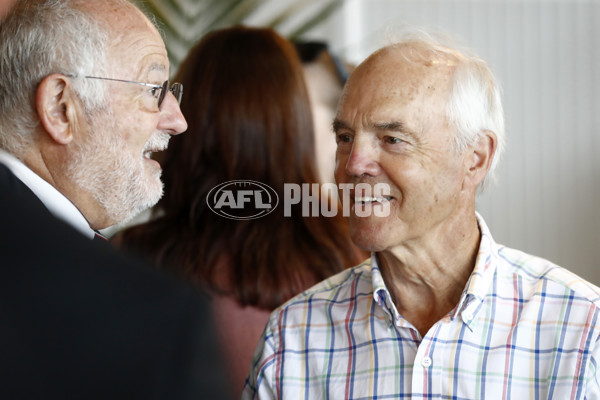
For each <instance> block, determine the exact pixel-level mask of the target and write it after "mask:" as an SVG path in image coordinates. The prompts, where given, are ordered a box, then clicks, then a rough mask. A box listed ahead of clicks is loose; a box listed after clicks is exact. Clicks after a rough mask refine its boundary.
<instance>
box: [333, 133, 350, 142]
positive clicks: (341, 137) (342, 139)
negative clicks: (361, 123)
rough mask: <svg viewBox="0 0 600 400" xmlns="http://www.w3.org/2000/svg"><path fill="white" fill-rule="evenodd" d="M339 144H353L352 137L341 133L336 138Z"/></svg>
mask: <svg viewBox="0 0 600 400" xmlns="http://www.w3.org/2000/svg"><path fill="white" fill-rule="evenodd" d="M335 138H336V141H337V143H350V142H352V136H350V135H348V134H345V133H339V134H337V135H336V136H335Z"/></svg>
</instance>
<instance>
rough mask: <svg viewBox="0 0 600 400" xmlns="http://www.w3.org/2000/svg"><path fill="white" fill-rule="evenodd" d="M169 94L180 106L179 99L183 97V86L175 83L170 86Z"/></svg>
mask: <svg viewBox="0 0 600 400" xmlns="http://www.w3.org/2000/svg"><path fill="white" fill-rule="evenodd" d="M170 90H171V93H173V96H175V98H176V99H177V103H178V104H181V98H182V97H183V84H181V83H179V82H175V83H174V84H173V86H171V89H170Z"/></svg>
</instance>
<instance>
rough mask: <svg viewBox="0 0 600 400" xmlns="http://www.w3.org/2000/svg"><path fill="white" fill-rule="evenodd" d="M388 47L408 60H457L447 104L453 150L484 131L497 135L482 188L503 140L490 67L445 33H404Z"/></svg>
mask: <svg viewBox="0 0 600 400" xmlns="http://www.w3.org/2000/svg"><path fill="white" fill-rule="evenodd" d="M390 47H394V48H398V49H401V50H400V51H401V52H402V53H401V54H402V55H403V56H404V58H405V59H406V60H408V61H411V62H424V61H426V62H429V61H432V60H433V59H435V58H439V57H441V58H444V59H448V60H456V67H455V69H454V76H453V81H452V83H451V92H450V96H449V98H448V102H447V104H446V116H447V118H448V122H449V123H450V124H451V126H453V127H454V128H455V129H456V132H457V135H456V137H455V140H454V145H455V150H456V151H457V152H462V151H464V150H466V148H467V147H469V146H470V145H472V144H474V143H476V142H477V140H478V139H479V138H480V137H481V135H482V134H483V133H484V132H485V131H491V132H493V133H494V134H495V135H496V152H495V153H494V155H493V159H492V164H491V166H490V169H489V171H488V173H487V176H486V178H485V180H484V181H483V182H482V184H481V185H480V187H479V189H480V190H483V189H484V188H485V187H486V186H487V184H488V183H489V181H490V180H493V179H494V177H495V176H494V172H495V170H496V166H497V165H498V161H499V160H500V158H501V156H502V153H503V152H504V148H505V142H506V134H505V128H504V110H503V107H502V96H501V88H500V86H499V84H498V83H497V81H496V78H495V77H494V74H493V73H492V71H491V69H490V68H489V66H488V65H487V63H486V62H485V61H484V60H482V59H481V58H479V57H478V56H477V55H475V54H473V53H472V52H471V51H470V50H468V49H464V48H459V47H458V45H456V44H454V43H452V42H451V41H450V40H449V39H448V38H446V37H443V36H441V35H440V36H434V35H433V34H431V33H426V32H424V31H419V30H417V31H412V32H410V33H405V34H403V36H402V37H400V38H396V39H395V40H394V44H392V45H390ZM413 50H416V51H413Z"/></svg>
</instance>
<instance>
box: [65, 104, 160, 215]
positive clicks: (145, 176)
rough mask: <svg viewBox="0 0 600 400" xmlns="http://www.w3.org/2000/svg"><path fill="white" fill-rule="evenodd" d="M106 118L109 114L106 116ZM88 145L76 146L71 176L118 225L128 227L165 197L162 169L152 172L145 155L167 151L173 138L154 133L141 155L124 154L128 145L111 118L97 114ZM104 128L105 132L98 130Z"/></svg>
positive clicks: (71, 161)
mask: <svg viewBox="0 0 600 400" xmlns="http://www.w3.org/2000/svg"><path fill="white" fill-rule="evenodd" d="M105 115H106V114H105ZM94 120H95V122H94V124H93V126H91V125H89V126H91V129H92V131H91V132H90V135H89V137H88V140H87V141H86V142H85V143H80V144H78V145H77V146H76V148H75V152H74V154H73V156H72V158H71V159H70V160H69V162H68V167H67V174H68V176H69V177H70V178H71V179H72V180H73V182H74V183H75V184H77V185H78V186H79V187H80V188H81V189H82V190H84V191H85V192H87V193H90V194H91V195H92V197H93V198H94V200H96V201H97V202H98V203H99V204H100V206H101V207H103V209H104V213H105V215H106V216H107V217H108V219H109V220H110V221H113V223H114V224H124V223H125V222H127V221H129V220H131V219H132V218H133V217H135V216H136V215H137V214H139V213H140V212H142V211H144V210H145V209H147V208H150V207H152V206H154V205H155V204H156V203H157V202H158V200H159V199H160V198H161V197H162V194H163V183H162V182H161V180H160V176H161V172H162V171H161V170H160V169H156V170H154V171H149V170H148V166H147V165H144V164H145V163H146V162H147V161H144V153H146V152H147V151H148V150H149V149H165V148H166V147H167V144H168V142H169V139H170V138H171V136H170V135H169V134H167V133H164V132H156V133H154V134H153V135H152V136H151V137H150V139H149V140H148V142H147V143H146V145H145V146H144V149H143V151H142V153H141V154H138V155H132V154H129V153H127V152H126V151H124V149H125V148H126V146H125V143H124V141H123V140H121V136H120V135H119V130H118V129H117V127H116V126H115V124H114V119H112V118H110V115H106V116H104V117H100V116H99V115H96V118H94ZM98 126H101V127H102V128H103V129H101V130H100V129H97V128H96V127H98Z"/></svg>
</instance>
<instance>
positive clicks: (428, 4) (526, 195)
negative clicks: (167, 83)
mask: <svg viewBox="0 0 600 400" xmlns="http://www.w3.org/2000/svg"><path fill="white" fill-rule="evenodd" d="M145 4H146V6H147V7H148V9H149V10H150V11H151V12H153V13H155V14H156V15H157V17H158V19H159V20H161V21H162V23H164V31H165V37H166V40H167V44H168V47H169V51H170V53H171V57H172V62H173V65H174V68H175V69H176V65H177V64H178V61H179V60H180V59H181V58H183V57H184V56H185V53H186V49H187V48H188V47H189V46H190V45H191V44H192V43H194V42H195V41H196V40H197V39H198V38H199V37H200V36H201V35H202V34H203V33H204V32H206V31H207V30H210V29H214V28H216V27H220V26H225V25H229V24H234V23H244V24H247V25H261V26H265V25H266V26H271V27H274V28H275V29H277V31H279V32H280V33H281V34H283V35H285V36H287V37H289V38H292V39H298V38H301V39H303V40H319V41H325V42H327V43H328V45H329V47H330V49H331V50H332V51H333V53H334V54H336V55H337V56H339V57H340V58H341V59H343V60H345V61H347V62H350V63H355V64H356V63H359V62H360V61H362V60H363V59H364V58H365V57H366V56H367V55H368V54H369V53H370V52H371V51H373V50H374V49H376V48H378V47H379V46H381V45H382V44H385V43H386V42H387V41H388V40H389V38H390V37H393V35H394V33H395V32H397V31H398V30H399V29H402V27H404V26H406V25H411V26H413V25H417V26H425V27H428V28H433V29H436V30H440V31H443V32H447V33H449V34H451V35H452V36H453V37H454V38H455V39H456V40H457V41H458V42H459V43H462V44H464V45H465V46H467V47H470V48H472V49H473V50H475V52H477V53H478V54H479V55H481V57H483V58H484V59H485V60H487V61H488V62H489V64H490V65H491V67H492V69H493V70H494V71H495V73H496V75H497V77H498V79H499V81H500V83H501V85H502V87H503V92H504V107H505V113H506V127H507V137H508V147H507V152H506V154H505V157H504V159H503V160H502V163H501V164H500V166H499V170H498V179H497V183H496V184H495V185H494V186H492V187H490V188H489V189H488V190H487V191H486V192H485V193H484V194H483V195H482V196H481V197H480V199H479V202H478V210H479V212H480V213H481V214H482V215H483V216H484V217H485V218H486V221H487V223H488V225H489V226H490V229H491V230H492V233H493V234H494V236H495V239H496V241H498V242H500V243H503V244H505V245H507V246H510V247H515V248H519V249H522V250H524V251H527V252H529V253H533V254H535V255H539V256H542V257H545V258H548V259H550V260H551V261H553V262H555V263H558V264H560V265H562V266H564V267H566V268H568V269H570V270H572V271H574V272H575V273H577V274H579V275H581V276H583V277H585V278H587V279H589V280H591V281H592V282H594V283H596V284H600V268H598V262H597V261H596V256H597V255H598V253H599V249H600V211H599V210H598V204H599V203H600V158H599V157H598V154H600V133H599V132H598V130H599V127H600V72H598V71H600V43H599V41H600V24H598V23H597V21H598V20H600V1H597V0H342V1H331V0H310V1H308V0H300V1H298V0H242V1H233V0H212V1H211V0H186V1H184V0H148V1H146V2H145ZM207 62H208V60H207ZM331 140H333V137H332V139H331Z"/></svg>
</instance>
